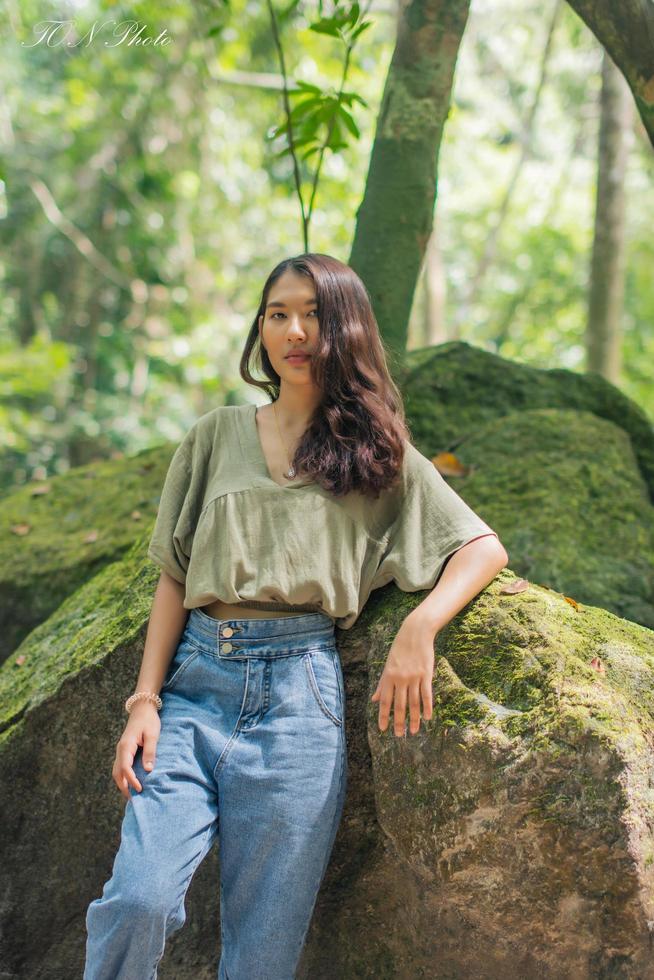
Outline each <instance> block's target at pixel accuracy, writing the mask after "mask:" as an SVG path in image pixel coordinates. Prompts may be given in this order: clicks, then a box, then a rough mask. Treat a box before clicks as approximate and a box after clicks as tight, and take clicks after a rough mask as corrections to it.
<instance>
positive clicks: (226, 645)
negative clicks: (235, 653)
mask: <svg viewBox="0 0 654 980" xmlns="http://www.w3.org/2000/svg"><path fill="white" fill-rule="evenodd" d="M222 649H223V650H224V652H225V653H231V652H232V644H231V643H223V645H222Z"/></svg>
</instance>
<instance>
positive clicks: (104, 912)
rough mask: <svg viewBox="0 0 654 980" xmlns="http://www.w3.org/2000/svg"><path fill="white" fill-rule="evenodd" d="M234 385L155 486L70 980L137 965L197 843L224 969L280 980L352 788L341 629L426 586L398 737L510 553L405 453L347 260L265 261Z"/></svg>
mask: <svg viewBox="0 0 654 980" xmlns="http://www.w3.org/2000/svg"><path fill="white" fill-rule="evenodd" d="M251 359H253V360H254V361H255V363H257V364H258V366H259V367H260V368H261V369H262V370H263V373H264V375H265V376H266V378H267V380H265V381H259V380H255V378H253V377H252V375H251V373H250V368H249V365H250V361H251ZM241 374H242V376H243V378H244V380H246V381H247V382H248V383H250V384H252V385H256V386H258V387H261V388H263V389H264V390H265V391H266V392H267V394H268V395H269V396H270V399H271V403H270V404H268V405H265V406H263V407H260V408H258V409H257V408H256V407H255V406H254V405H252V404H245V405H227V406H221V407H219V408H215V409H213V410H212V411H210V412H208V413H207V414H206V415H203V416H202V417H201V418H200V419H198V421H197V422H196V423H195V424H194V425H193V426H192V427H191V429H190V431H189V432H188V433H187V435H186V436H185V438H184V439H183V441H182V443H181V444H180V445H179V447H178V448H177V450H176V452H175V454H174V456H173V458H172V461H171V463H170V467H169V470H168V473H167V476H166V480H165V483H164V487H163V492H162V496H161V502H160V506H159V511H158V514H157V520H156V523H155V527H154V531H153V534H152V538H151V541H150V545H149V550H148V554H149V556H150V557H151V558H152V559H153V560H154V561H155V562H157V563H158V564H159V565H160V566H161V568H162V574H161V577H160V580H159V583H158V585H157V589H156V593H155V597H154V601H153V605H152V611H151V615H150V622H149V625H148V632H147V637H146V642H145V650H144V654H143V662H142V665H141V670H140V673H139V677H138V682H137V685H136V691H135V693H134V694H133V695H132V696H131V697H130V698H128V699H127V701H126V709H127V711H128V713H129V720H128V722H127V725H126V728H125V731H124V733H123V735H122V736H121V738H120V740H119V742H118V746H117V749H116V758H115V762H114V767H113V778H114V780H115V782H116V784H117V786H118V788H119V790H120V791H121V793H122V794H123V796H124V797H125V798H126V800H127V806H126V808H125V814H124V818H123V824H122V831H121V842H120V847H119V849H118V852H117V854H116V858H115V861H114V867H113V874H112V877H111V878H110V880H109V881H108V882H107V883H106V884H105V886H104V890H103V893H102V897H101V898H98V899H96V900H95V901H93V902H91V904H90V905H89V908H88V911H87V916H86V925H87V931H88V939H87V949H86V966H85V971H84V980H152V978H153V977H155V976H156V973H157V967H158V964H159V961H160V960H161V958H162V956H163V953H164V947H165V943H166V940H167V938H168V936H169V935H170V934H171V933H173V932H175V931H176V930H178V929H180V928H181V927H182V925H183V924H184V922H185V919H186V913H185V908H184V899H185V895H186V892H187V889H188V886H189V884H190V882H191V879H192V877H193V874H194V872H195V870H196V868H197V867H198V865H199V864H200V862H201V861H202V860H203V858H204V857H205V855H206V854H207V853H208V851H209V850H210V848H211V846H212V845H213V843H214V841H215V839H216V838H217V839H218V845H219V861H220V916H221V933H222V953H221V957H220V962H219V965H218V978H219V980H292V978H293V977H294V976H295V971H296V968H297V964H298V962H299V959H300V954H301V952H302V949H303V946H304V942H305V938H306V934H307V931H308V928H309V925H310V921H311V917H312V914H313V909H314V905H315V901H316V897H317V894H318V890H319V887H320V884H321V882H322V879H323V876H324V873H325V870H326V868H327V863H328V861H329V857H330V854H331V851H332V847H333V843H334V840H335V837H336V832H337V829H338V826H339V823H340V819H341V813H342V809H343V803H344V799H345V792H346V784H347V751H346V742H345V689H344V684H343V675H342V671H341V664H340V659H339V655H338V650H337V647H336V638H335V628H336V626H339V627H340V628H341V629H349V628H350V627H351V626H352V625H353V623H354V622H355V621H356V619H357V618H358V616H359V614H360V612H361V610H362V608H363V606H364V605H365V603H366V600H367V598H368V596H369V595H370V592H371V591H372V590H373V589H375V588H379V587H380V586H382V585H385V584H386V583H387V582H390V581H391V579H394V580H395V582H396V583H397V585H398V586H399V587H400V588H401V589H403V590H405V591H416V590H420V589H427V588H431V587H432V586H434V584H435V583H436V582H437V581H438V580H439V579H440V582H441V584H439V586H438V589H434V591H433V592H432V593H431V594H430V595H429V596H428V597H427V598H426V599H425V600H424V602H423V603H421V604H420V605H419V606H417V607H416V608H415V609H414V610H413V611H412V613H410V614H409V616H407V617H406V619H405V620H404V622H403V623H402V627H401V629H400V631H399V632H398V634H397V636H396V638H395V640H394V642H393V645H392V647H391V650H390V651H389V656H388V661H387V663H386V666H385V669H384V672H383V674H382V677H381V680H380V683H379V685H378V688H377V690H376V691H375V693H374V695H373V700H378V701H379V704H380V712H379V727H380V728H381V729H382V730H385V728H386V726H387V723H388V716H389V711H390V708H391V705H392V704H393V698H395V701H394V706H393V715H394V730H395V734H396V735H401V734H405V716H406V710H407V707H408V708H409V711H410V721H411V732H412V733H414V732H415V731H417V730H418V727H419V722H420V707H421V705H420V701H421V699H422V709H423V716H424V717H425V718H429V717H431V710H432V705H431V678H432V672H433V656H434V637H435V634H436V632H437V629H438V628H439V627H440V625H443V624H444V622H446V621H448V620H449V619H450V618H451V617H452V616H453V615H454V614H455V613H456V612H457V611H458V610H459V609H460V608H462V607H463V605H464V604H465V603H466V602H468V601H469V600H470V599H471V598H473V597H474V595H476V594H477V593H478V592H479V591H480V590H481V589H482V588H483V587H484V586H485V585H486V584H488V582H489V581H491V579H492V578H493V577H494V576H495V575H496V574H497V572H498V571H499V570H500V568H502V567H503V566H504V565H505V564H506V562H507V560H508V559H507V555H506V552H505V551H504V549H503V548H502V546H501V544H500V543H499V541H498V539H497V535H496V533H495V532H494V531H493V530H492V528H490V527H489V526H488V524H486V523H485V522H484V521H482V520H481V518H480V517H478V516H477V514H475V513H474V511H472V510H471V509H470V507H469V506H468V505H467V504H466V503H465V502H464V501H463V500H462V499H461V498H460V497H459V496H458V495H457V494H456V493H455V491H454V490H452V489H451V488H450V487H449V485H448V484H447V483H446V482H445V480H444V479H443V478H442V477H441V476H440V474H439V473H438V471H437V470H436V468H435V467H434V466H433V464H432V463H431V462H430V461H429V460H428V459H427V458H426V457H424V456H423V455H421V454H420V453H419V452H418V450H417V449H415V447H414V446H413V445H412V443H411V442H410V439H409V432H408V429H407V427H406V424H405V420H404V411H403V407H402V403H401V397H400V394H399V392H398V390H397V388H396V386H395V384H394V383H393V381H392V379H391V377H390V375H389V372H388V369H387V364H386V357H385V352H384V347H383V344H382V341H381V338H380V335H379V331H378V327H377V323H376V321H375V318H374V315H373V312H372V309H371V305H370V300H369V296H368V294H367V292H366V289H365V287H364V285H363V283H362V282H361V280H360V279H359V277H358V276H357V275H356V274H355V272H354V271H353V270H352V269H350V268H349V267H348V266H347V265H344V264H343V263H342V262H339V261H338V260H336V259H334V258H331V257H330V256H327V255H321V254H316V253H309V254H306V255H301V256H297V257H295V258H291V259H287V260H285V261H283V262H281V263H280V264H279V265H278V266H277V267H276V268H275V269H274V270H273V271H272V273H271V274H270V276H269V277H268V280H267V281H266V283H265V286H264V289H263V293H262V298H261V303H260V306H259V310H258V313H257V316H256V318H255V320H254V322H253V324H252V327H251V329H250V333H249V336H248V339H247V343H246V345H245V350H244V352H243V356H242V360H241ZM473 539H474V540H475V544H474V545H472V544H469V542H471V541H473ZM477 539H481V540H477ZM464 545H465V546H466V547H465V548H464ZM457 552H459V553H458V554H455V553H457ZM453 555H454V558H452V556H453ZM460 557H461V558H462V559H463V561H462V562H461V561H458V559H459V558H460ZM448 559H449V561H448ZM446 563H448V569H447V573H446V574H441V573H443V569H444V567H445V564H446ZM450 570H451V571H450ZM439 590H440V591H439ZM436 593H438V594H436ZM189 610H190V613H189ZM159 691H160V692H161V697H160V698H159V696H158V694H157V692H159ZM407 695H408V705H407Z"/></svg>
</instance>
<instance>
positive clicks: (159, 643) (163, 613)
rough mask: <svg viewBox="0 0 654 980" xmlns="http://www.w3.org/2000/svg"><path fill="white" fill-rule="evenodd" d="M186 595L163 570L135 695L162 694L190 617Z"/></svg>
mask: <svg viewBox="0 0 654 980" xmlns="http://www.w3.org/2000/svg"><path fill="white" fill-rule="evenodd" d="M184 595H185V588H184V586H183V585H182V584H181V583H180V582H177V581H176V580H175V579H174V578H172V577H171V576H170V575H168V573H167V572H163V571H162V573H161V575H160V577H159V582H158V584H157V588H156V590H155V593H154V599H153V600H152V610H151V612H150V621H149V623H148V631H147V635H146V637H145V647H144V648H143V659H142V661H141V670H140V672H139V676H138V680H137V682H136V687H135V688H134V691H135V692H136V691H152V692H154V693H155V694H158V693H159V691H160V690H161V685H162V684H163V682H164V678H165V676H166V672H167V670H168V667H169V665H170V661H171V659H172V656H173V654H174V652H175V650H176V649H177V645H178V643H179V638H180V636H181V635H182V632H183V630H184V626H185V625H186V620H187V618H188V614H189V610H188V609H186V608H185V607H184V604H183V603H184Z"/></svg>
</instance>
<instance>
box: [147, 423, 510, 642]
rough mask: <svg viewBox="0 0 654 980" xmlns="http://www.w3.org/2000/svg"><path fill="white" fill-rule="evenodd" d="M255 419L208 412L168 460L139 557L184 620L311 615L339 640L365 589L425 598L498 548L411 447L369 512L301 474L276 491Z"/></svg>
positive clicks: (352, 497) (361, 500) (352, 496)
mask: <svg viewBox="0 0 654 980" xmlns="http://www.w3.org/2000/svg"><path fill="white" fill-rule="evenodd" d="M255 412H256V406H255V405H251V404H246V405H225V406H220V407H218V408H214V409H213V410H212V411H210V412H207V413H206V414H205V415H203V416H201V417H200V418H199V419H198V420H197V421H196V422H195V423H194V425H193V426H192V427H191V428H190V429H189V431H188V433H187V434H186V436H185V437H184V439H183V440H182V442H181V443H180V445H179V446H178V447H177V449H176V450H175V453H174V455H173V458H172V460H171V463H170V466H169V469H168V473H167V475H166V479H165V482H164V486H163V490H162V494H161V500H160V503H159V510H158V513H157V518H156V521H155V525H154V530H153V533H152V538H151V540H150V544H149V546H148V556H149V557H150V558H152V560H153V561H155V562H156V563H157V564H158V565H160V566H161V567H162V568H163V569H165V571H166V572H168V574H169V575H172V577H173V578H174V579H176V580H177V581H178V582H181V583H183V584H185V586H186V594H185V598H184V606H185V608H187V609H193V608H194V607H196V606H205V605H207V604H208V603H211V602H213V601H215V600H216V599H221V600H222V601H223V602H227V603H236V604H240V605H243V606H249V607H259V608H265V609H275V608H279V609H286V608H292V609H297V610H298V611H299V612H302V611H304V610H305V609H306V610H319V611H322V612H325V613H327V614H328V615H329V616H331V617H332V618H333V619H334V620H335V622H336V625H337V626H338V627H339V628H340V629H349V628H350V627H351V626H352V625H353V624H354V623H355V621H356V620H357V618H358V616H359V614H360V613H361V610H362V609H363V607H364V605H365V603H366V601H367V599H368V596H369V595H370V593H371V591H372V590H373V589H378V588H379V587H380V586H382V585H386V583H387V582H390V581H391V579H392V580H394V581H395V583H396V584H397V586H398V587H399V588H400V589H402V590H403V591H404V592H415V591H418V590H421V589H430V588H432V587H433V586H434V585H435V584H436V581H437V580H438V577H439V575H440V573H441V571H442V569H443V566H444V564H445V561H446V559H447V558H448V557H449V556H450V555H451V554H452V553H453V552H455V551H457V550H458V549H459V548H461V547H462V546H463V545H464V544H466V543H467V542H468V541H471V540H472V539H473V538H478V537H481V536H483V535H488V534H492V535H495V536H496V537H497V534H496V532H495V531H493V529H492V528H491V527H489V526H488V524H486V523H485V522H484V521H483V520H482V519H481V517H479V516H478V515H477V514H476V513H475V512H474V511H473V510H472V509H471V508H470V507H469V506H468V504H466V502H465V501H464V500H463V499H462V498H461V497H460V496H459V495H458V494H457V493H456V492H455V491H454V490H453V489H452V488H451V487H450V486H449V484H448V483H446V481H445V480H444V478H443V477H442V476H441V474H440V473H439V472H438V470H437V469H436V467H435V466H434V464H433V463H432V462H431V461H430V460H429V459H427V458H426V457H425V456H423V455H422V453H420V452H419V451H418V450H417V449H416V448H415V446H413V444H412V443H410V442H407V443H406V451H405V457H404V463H403V467H402V473H401V479H400V481H399V482H398V484H397V486H395V487H393V488H391V489H387V490H384V491H382V493H381V494H380V496H379V497H378V498H377V499H376V500H374V499H373V498H371V497H370V496H366V495H364V494H363V493H361V492H359V491H352V492H351V493H348V494H346V495H345V496H343V497H341V498H337V497H335V496H333V495H332V494H330V493H329V492H327V491H326V490H324V489H323V488H322V487H320V486H319V485H318V484H317V483H315V481H313V479H312V477H310V476H307V475H306V474H304V475H300V476H298V477H297V478H296V479H295V480H293V481H292V482H290V483H288V484H286V485H285V486H280V485H279V484H278V483H277V482H276V481H275V480H273V479H272V477H271V476H270V473H269V470H268V465H267V463H266V458H265V456H264V453H263V449H262V446H261V442H260V439H259V431H258V428H257V423H256V420H255Z"/></svg>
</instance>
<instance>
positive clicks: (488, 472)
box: [450, 408, 654, 629]
mask: <svg viewBox="0 0 654 980" xmlns="http://www.w3.org/2000/svg"><path fill="white" fill-rule="evenodd" d="M456 455H457V457H458V458H459V459H460V460H461V462H462V463H463V464H464V465H465V466H466V467H469V473H468V475H467V476H464V477H453V478H451V479H450V483H451V485H452V486H453V487H454V488H455V490H456V491H457V492H458V493H460V494H461V496H462V497H464V499H465V500H466V501H467V502H468V503H469V504H470V505H471V507H472V508H473V509H474V510H476V511H477V512H478V513H479V514H480V515H481V516H482V517H483V518H484V520H485V521H487V522H488V523H489V524H490V525H491V527H492V528H494V529H495V530H496V531H497V533H498V535H499V537H500V540H501V542H502V544H503V545H504V547H505V548H506V550H507V552H508V554H509V564H510V567H511V568H512V570H513V571H514V572H516V573H517V574H520V575H523V576H525V577H526V578H529V579H530V581H532V582H539V583H540V584H542V585H548V586H550V587H551V588H553V589H555V590H556V591H559V592H565V593H566V594H567V595H569V596H571V597H572V598H574V599H576V600H577V601H579V602H584V603H588V604H589V605H594V606H603V607H604V608H606V609H608V610H610V611H611V612H614V613H616V615H618V616H622V617H624V618H625V619H631V620H633V621H634V622H636V623H640V624H641V626H647V627H648V628H650V629H654V507H652V504H651V502H650V499H649V493H648V490H647V484H646V482H645V480H644V478H643V476H642V473H641V471H640V469H639V467H638V462H637V460H636V457H635V454H634V450H633V444H632V442H631V440H630V438H629V436H628V434H627V433H626V432H625V430H624V429H622V428H620V427H619V426H617V425H615V423H614V422H610V421H608V420H607V419H604V418H600V417H599V416H597V415H593V414H592V413H590V412H585V411H579V410H573V409H552V408H543V409H531V410H528V411H523V412H513V413H511V414H508V415H503V416H499V417H498V418H496V419H493V420H491V421H489V422H487V423H485V424H484V425H483V426H481V427H480V428H478V429H476V430H475V431H474V432H473V433H471V434H470V435H469V436H468V437H467V438H466V439H464V440H463V441H462V442H461V443H460V444H459V446H458V448H457V450H456Z"/></svg>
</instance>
